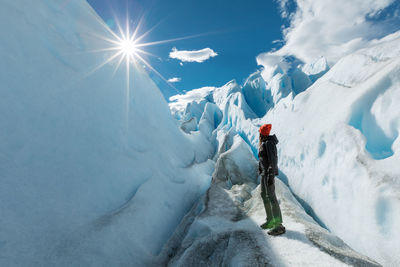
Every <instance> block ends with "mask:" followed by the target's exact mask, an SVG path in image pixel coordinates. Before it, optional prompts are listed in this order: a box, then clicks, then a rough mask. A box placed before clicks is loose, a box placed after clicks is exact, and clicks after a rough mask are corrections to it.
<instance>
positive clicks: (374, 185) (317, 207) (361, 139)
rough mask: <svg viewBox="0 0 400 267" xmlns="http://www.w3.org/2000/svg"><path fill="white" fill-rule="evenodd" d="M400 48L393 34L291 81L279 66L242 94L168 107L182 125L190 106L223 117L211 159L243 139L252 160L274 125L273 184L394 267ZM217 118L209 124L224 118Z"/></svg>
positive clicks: (186, 99) (204, 95)
mask: <svg viewBox="0 0 400 267" xmlns="http://www.w3.org/2000/svg"><path fill="white" fill-rule="evenodd" d="M399 47H400V34H399V33H396V34H393V35H390V36H388V37H386V38H384V39H382V40H380V41H377V42H376V43H375V45H374V46H372V47H369V48H365V49H362V50H360V51H358V52H356V53H354V54H352V55H349V56H347V57H345V58H343V59H341V60H340V61H339V62H338V63H337V64H336V65H335V66H333V67H332V68H331V69H329V67H328V66H327V64H326V60H325V59H324V58H320V59H318V60H317V61H316V62H314V63H313V64H309V65H306V66H302V67H301V68H297V69H295V70H292V71H291V72H288V71H285V70H284V68H283V67H282V66H280V65H279V64H278V65H277V66H275V67H272V68H271V67H268V68H265V69H264V70H263V71H262V72H261V73H255V74H253V75H251V76H250V77H249V79H248V80H247V81H246V83H245V84H244V86H243V87H242V88H241V89H240V88H238V89H236V88H237V85H235V86H232V85H233V84H235V83H234V82H230V83H228V84H227V85H225V86H222V87H220V88H210V87H207V88H202V89H198V90H194V91H191V92H189V93H187V94H186V95H184V96H175V97H173V98H172V99H171V100H172V102H171V103H170V108H171V110H172V112H173V114H174V115H175V117H176V118H181V119H182V118H183V121H184V120H187V119H189V118H190V117H191V116H190V115H189V114H190V112H188V108H185V107H190V106H191V105H193V103H202V104H201V105H203V106H206V105H207V104H210V105H213V106H214V107H215V106H217V107H218V109H219V111H220V113H222V120H221V123H220V124H219V125H218V127H216V129H215V130H214V131H213V132H212V136H215V138H216V140H217V142H216V147H217V149H216V150H217V153H221V151H222V152H223V151H225V150H226V148H229V147H230V146H231V145H232V140H233V136H240V137H241V139H242V140H243V142H244V143H246V144H247V145H248V146H249V148H250V150H251V151H252V153H253V156H255V157H256V153H257V143H258V127H259V126H260V125H261V124H263V123H272V125H273V131H274V133H275V134H277V136H278V138H279V139H280V144H279V146H278V147H279V167H280V172H281V174H280V177H279V178H280V179H281V180H282V181H284V182H285V183H286V184H287V185H289V186H290V188H291V190H292V191H293V193H295V194H296V195H297V197H298V198H299V199H300V200H301V202H302V203H303V204H304V205H305V206H304V207H305V208H306V209H307V210H308V211H309V213H310V214H313V215H314V217H315V219H316V220H318V221H320V222H321V224H323V225H324V226H326V227H327V228H328V229H329V230H330V231H331V232H332V233H333V234H336V235H337V236H339V237H340V238H341V239H343V240H344V241H345V242H346V243H347V244H348V245H350V246H351V247H352V248H354V249H355V250H357V251H359V252H362V253H364V254H365V255H367V256H369V257H372V258H374V259H375V260H377V261H378V262H380V263H381V264H384V265H388V266H395V265H398V264H400V258H399V256H398V255H397V252H396V251H398V250H399V249H400V244H399V242H398V240H400V231H399V229H398V227H396V225H400V213H399V212H398V211H400V198H399V196H400V187H399V185H400V180H399V177H400V169H399V167H398V166H399V165H398V162H399V153H400V150H399V140H400V139H399V138H398V136H399V134H398V133H399V130H400V121H399V118H400V116H399V115H400V114H399V110H400V108H399V107H400V103H399V101H398V100H399V99H400V98H399V97H398V95H399V93H400V81H399V77H400V50H399ZM232 88H235V89H234V90H232ZM218 96H224V97H223V98H219V97H218ZM218 109H216V108H214V109H213V110H212V111H211V110H208V111H206V113H208V112H210V114H208V115H207V116H208V117H210V116H211V117H212V116H214V115H215V114H216V113H218V114H220V113H219V112H217V111H216V110H218ZM181 114H185V116H186V117H183V116H182V115H181ZM264 114H265V115H264ZM206 135H208V136H209V132H208V134H206ZM216 158H218V157H217V156H216ZM235 173H237V171H234V170H231V174H230V175H229V177H236V176H235ZM215 174H216V173H215V172H214V175H215ZM234 180H236V178H234ZM231 184H235V182H232V181H231Z"/></svg>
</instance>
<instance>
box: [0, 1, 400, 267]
mask: <svg viewBox="0 0 400 267" xmlns="http://www.w3.org/2000/svg"><path fill="white" fill-rule="evenodd" d="M0 6H1V8H0V21H1V22H2V25H7V27H5V28H4V33H3V37H2V38H1V40H0V42H1V45H0V56H1V59H2V60H1V61H0V81H1V87H0V129H1V130H0V185H1V186H0V214H1V216H0V265H1V266H127V265H129V266H167V265H168V266H204V265H207V266H220V265H229V266H310V265H319V266H380V265H384V266H397V265H400V258H399V255H398V253H397V251H398V250H399V249H400V244H399V241H398V240H400V230H399V229H398V227H397V226H398V225H399V223H400V213H399V212H398V211H399V210H400V209H399V208H400V198H399V196H400V194H399V192H400V186H399V174H400V169H399V168H400V167H399V165H398V162H399V146H400V145H399V142H400V141H399V140H400V139H399V138H398V135H399V134H398V133H399V127H400V123H399V118H400V116H399V115H400V114H399V111H400V109H399V102H398V101H399V99H400V95H399V94H400V88H399V85H400V83H399V77H400V75H399V74H400V60H399V58H400V57H399V56H400V49H399V47H400V46H399V45H400V33H395V34H392V35H389V36H387V37H385V38H382V39H380V40H376V41H374V42H372V45H371V46H370V47H366V48H364V49H361V50H359V51H357V52H355V53H353V54H350V55H348V56H346V57H344V58H342V59H341V60H339V62H337V63H336V64H335V65H333V66H328V64H327V61H326V59H325V58H324V57H320V58H317V59H316V60H315V62H311V63H309V64H305V65H302V66H297V67H295V68H292V69H290V68H289V67H288V65H287V63H286V62H275V63H276V64H274V65H271V64H269V62H264V61H263V57H262V56H261V57H258V58H257V61H258V63H259V64H260V65H263V66H264V68H263V69H261V70H260V71H257V72H255V73H253V74H251V75H250V76H249V77H248V78H247V80H246V81H245V82H244V84H243V85H240V84H238V83H237V82H236V81H234V80H232V81H230V82H228V83H227V84H225V85H224V86H221V87H203V88H200V89H196V90H191V91H188V92H187V93H185V94H182V95H176V96H173V97H171V98H170V103H167V102H166V101H165V100H164V97H163V95H162V94H161V92H160V90H159V88H157V86H156V85H155V83H154V82H153V81H152V80H151V79H150V78H149V76H148V74H147V73H146V71H145V70H144V68H143V67H142V66H141V65H140V64H136V65H133V66H132V68H131V70H130V73H129V77H130V79H129V82H128V83H127V73H126V70H125V68H117V62H114V61H111V62H108V63H107V64H104V62H105V60H107V58H109V57H110V56H112V54H110V52H104V51H102V52H99V51H100V50H103V49H105V48H107V47H109V43H108V42H107V41H106V40H105V39H104V38H111V39H112V38H113V37H112V34H111V33H110V31H109V29H108V28H107V26H106V24H105V23H104V22H103V21H102V19H101V18H100V17H99V16H98V15H97V14H96V13H95V12H94V11H93V9H92V8H91V7H90V6H89V4H88V3H87V2H86V1H84V0H76V1H63V0H54V1H35V2H33V1H27V0H23V1H18V2H16V1H12V0H4V1H2V3H1V4H0ZM100 66H101V67H100ZM267 122H268V123H272V124H273V133H275V134H276V135H277V136H278V138H279V140H280V143H279V145H278V149H279V167H280V176H279V179H277V181H276V193H277V196H278V199H279V201H280V205H281V208H282V212H283V219H284V224H285V226H286V228H287V233H286V234H285V235H283V236H278V237H274V238H272V237H270V236H268V235H267V234H266V232H265V231H262V230H261V229H260V228H259V226H258V225H259V224H261V223H262V222H264V220H265V213H264V210H263V204H262V200H261V197H260V187H259V177H258V176H257V146H258V128H259V126H260V125H262V124H264V123H267Z"/></svg>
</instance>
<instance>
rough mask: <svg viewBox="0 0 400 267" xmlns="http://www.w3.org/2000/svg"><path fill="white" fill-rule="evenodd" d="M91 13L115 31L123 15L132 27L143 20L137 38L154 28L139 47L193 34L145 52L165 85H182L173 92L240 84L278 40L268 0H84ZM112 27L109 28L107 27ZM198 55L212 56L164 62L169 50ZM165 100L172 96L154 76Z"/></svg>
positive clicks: (276, 10)
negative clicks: (205, 52) (207, 50)
mask: <svg viewBox="0 0 400 267" xmlns="http://www.w3.org/2000/svg"><path fill="white" fill-rule="evenodd" d="M88 2H89V3H90V4H91V5H92V7H93V8H94V9H95V10H96V12H97V13H98V14H99V15H100V16H101V17H102V18H103V19H104V20H105V21H106V22H108V23H109V25H110V26H111V27H112V28H113V29H114V30H116V28H115V23H114V22H113V20H114V19H115V18H116V19H118V20H120V21H125V17H126V12H127V11H128V12H129V16H130V18H131V20H132V25H135V24H136V23H137V21H138V19H139V18H140V17H141V16H144V21H143V22H144V24H143V27H142V31H141V32H142V33H144V32H145V31H146V30H149V29H150V28H152V27H153V26H155V25H157V26H156V28H155V29H154V30H153V31H152V32H151V33H150V34H149V35H148V36H147V37H146V38H145V39H146V40H145V41H148V42H151V41H158V40H165V39H171V38H177V37H185V36H190V35H196V34H204V35H202V36H200V37H196V38H192V39H186V40H180V41H174V42H171V43H166V44H161V45H156V46H151V47H147V48H146V51H149V52H151V53H152V54H154V55H157V56H158V57H159V58H153V57H149V58H148V60H149V61H150V62H151V64H152V66H154V68H155V69H156V70H158V71H159V72H160V73H161V74H162V75H163V76H164V77H165V78H166V79H169V78H172V77H178V78H181V79H182V80H181V81H180V82H177V83H173V86H174V87H176V89H178V91H179V92H181V91H182V90H191V89H195V88H200V87H203V86H221V85H223V84H225V83H226V82H228V81H230V80H232V79H236V80H237V82H238V83H242V82H243V81H244V80H245V78H246V77H247V76H248V75H249V74H251V73H252V72H254V71H256V70H257V69H258V68H259V67H257V63H256V56H257V55H258V54H260V53H262V52H265V51H269V50H270V49H272V48H273V47H276V46H277V44H273V41H274V40H277V39H281V38H282V35H281V25H282V24H283V23H284V21H283V20H282V18H281V16H280V15H279V7H278V5H277V4H276V2H274V1H272V0H248V1H243V0H230V1H226V0H195V1H187V0H169V1H165V0H88ZM113 24H114V27H113ZM173 47H176V48H177V49H178V50H200V49H203V48H211V49H212V50H213V51H215V52H216V53H217V54H218V56H216V57H213V58H210V59H208V60H206V61H204V62H203V63H197V62H184V63H183V66H181V65H180V61H179V60H177V59H171V58H169V53H170V52H171V50H172V48H173ZM152 78H153V79H154V80H155V81H156V82H157V83H158V85H159V87H160V88H161V90H162V91H163V93H164V95H165V96H166V97H168V96H171V95H174V94H176V93H178V92H177V91H175V90H174V89H172V88H171V87H169V86H168V85H167V84H166V83H165V82H164V81H162V80H161V79H159V78H158V77H157V76H155V75H152Z"/></svg>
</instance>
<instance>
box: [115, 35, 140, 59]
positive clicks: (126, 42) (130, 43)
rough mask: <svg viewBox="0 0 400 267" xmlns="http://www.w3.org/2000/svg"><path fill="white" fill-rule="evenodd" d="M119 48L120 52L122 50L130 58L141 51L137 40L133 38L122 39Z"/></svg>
mask: <svg viewBox="0 0 400 267" xmlns="http://www.w3.org/2000/svg"><path fill="white" fill-rule="evenodd" d="M118 48H119V50H120V52H122V55H124V56H125V57H129V58H131V57H134V56H135V55H137V53H138V52H139V50H138V49H137V47H136V43H135V41H134V40H131V39H123V40H121V42H120V43H119V46H118Z"/></svg>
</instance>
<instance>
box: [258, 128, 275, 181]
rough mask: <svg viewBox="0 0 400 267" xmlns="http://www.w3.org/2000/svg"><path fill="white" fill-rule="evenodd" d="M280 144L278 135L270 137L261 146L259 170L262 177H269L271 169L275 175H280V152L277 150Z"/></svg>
mask: <svg viewBox="0 0 400 267" xmlns="http://www.w3.org/2000/svg"><path fill="white" fill-rule="evenodd" d="M278 142H279V141H278V138H276V135H270V136H267V138H266V140H265V141H264V142H263V143H262V144H261V146H260V151H259V152H258V158H259V162H258V170H259V173H260V174H261V175H267V174H268V169H269V167H271V168H272V171H273V173H274V175H278V152H277V149H276V145H277V144H278Z"/></svg>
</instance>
